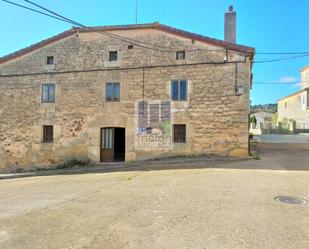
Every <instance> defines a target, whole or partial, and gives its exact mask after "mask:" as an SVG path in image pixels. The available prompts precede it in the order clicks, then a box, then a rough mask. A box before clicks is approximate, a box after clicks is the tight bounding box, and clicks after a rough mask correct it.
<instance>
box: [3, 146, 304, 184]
mask: <svg viewBox="0 0 309 249" xmlns="http://www.w3.org/2000/svg"><path fill="white" fill-rule="evenodd" d="M251 152H252V153H253V154H257V155H259V156H258V158H259V160H255V159H253V158H252V157H251V158H249V157H248V158H225V157H218V158H211V157H206V156H201V157H183V158H173V159H161V160H151V161H139V162H130V163H109V164H99V165H95V166H90V167H81V168H72V169H61V170H42V171H35V172H26V173H16V174H2V175H0V179H10V178H17V177H33V176H51V175H74V174H90V173H111V172H129V171H153V170H177V169H203V168H218V169H220V168H224V169H256V170H298V171H308V170H309V153H308V152H309V144H278V143H277V144H253V145H252V146H251Z"/></svg>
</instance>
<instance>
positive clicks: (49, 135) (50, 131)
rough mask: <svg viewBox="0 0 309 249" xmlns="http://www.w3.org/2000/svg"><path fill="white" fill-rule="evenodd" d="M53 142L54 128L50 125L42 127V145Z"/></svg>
mask: <svg viewBox="0 0 309 249" xmlns="http://www.w3.org/2000/svg"><path fill="white" fill-rule="evenodd" d="M53 141H54V127H53V126H52V125H43V143H52V142H53Z"/></svg>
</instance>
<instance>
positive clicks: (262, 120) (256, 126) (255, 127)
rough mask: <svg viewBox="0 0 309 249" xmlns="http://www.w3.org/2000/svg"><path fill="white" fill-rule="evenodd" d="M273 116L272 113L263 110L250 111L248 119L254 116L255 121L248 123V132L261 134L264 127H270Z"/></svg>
mask: <svg viewBox="0 0 309 249" xmlns="http://www.w3.org/2000/svg"><path fill="white" fill-rule="evenodd" d="M273 116H274V113H271V112H264V111H259V112H254V113H251V114H250V120H251V119H252V118H253V117H254V119H255V121H256V123H254V122H251V123H250V133H252V134H254V135H260V134H263V130H264V129H271V128H272V118H273Z"/></svg>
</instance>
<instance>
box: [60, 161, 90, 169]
mask: <svg viewBox="0 0 309 249" xmlns="http://www.w3.org/2000/svg"><path fill="white" fill-rule="evenodd" d="M90 164H91V161H90V159H88V158H87V159H77V158H72V159H70V160H68V161H65V162H64V163H61V164H58V165H57V166H56V169H71V168H78V167H86V166H89V165H90Z"/></svg>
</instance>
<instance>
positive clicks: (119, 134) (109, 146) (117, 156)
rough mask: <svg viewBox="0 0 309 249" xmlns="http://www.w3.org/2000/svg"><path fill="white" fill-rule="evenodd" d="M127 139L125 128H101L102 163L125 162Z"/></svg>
mask: <svg viewBox="0 0 309 249" xmlns="http://www.w3.org/2000/svg"><path fill="white" fill-rule="evenodd" d="M125 137H126V136H125V128H121V127H104V128H101V139H100V140H101V142H100V143H101V144H100V158H101V162H114V161H124V160H125Z"/></svg>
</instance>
